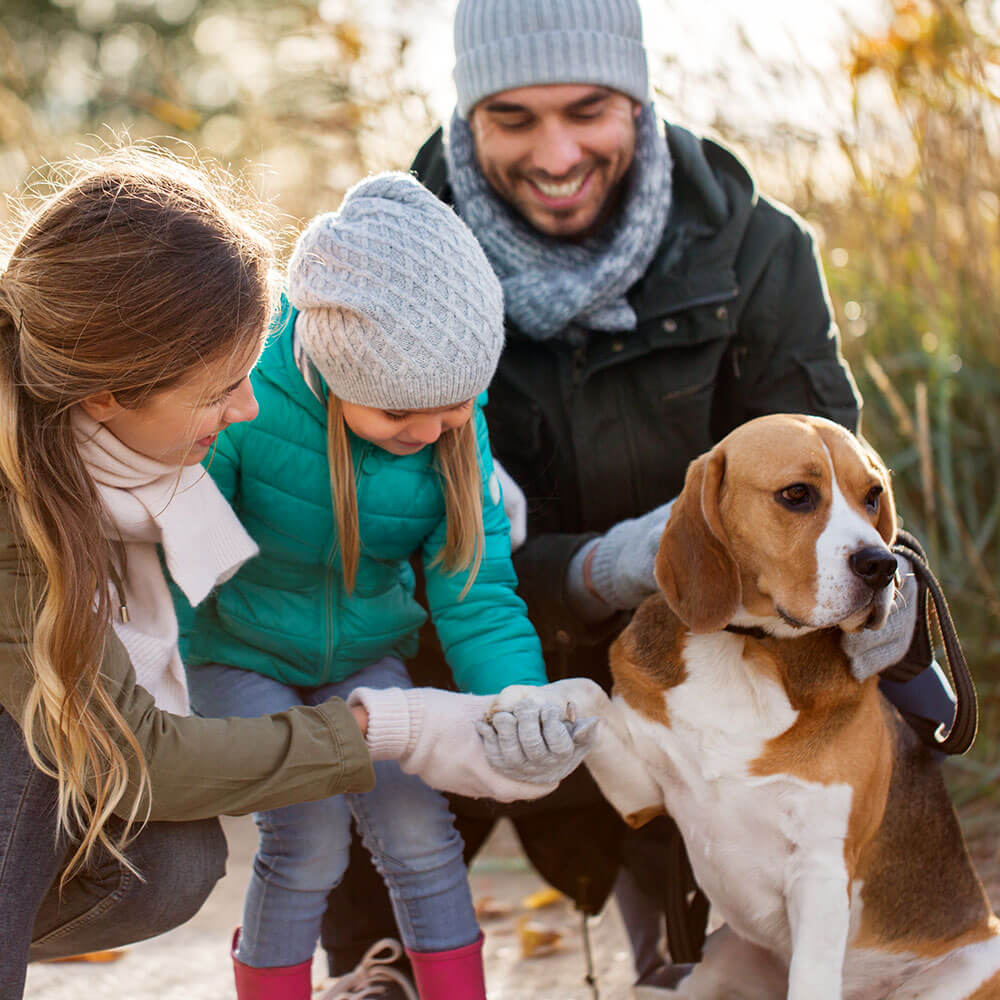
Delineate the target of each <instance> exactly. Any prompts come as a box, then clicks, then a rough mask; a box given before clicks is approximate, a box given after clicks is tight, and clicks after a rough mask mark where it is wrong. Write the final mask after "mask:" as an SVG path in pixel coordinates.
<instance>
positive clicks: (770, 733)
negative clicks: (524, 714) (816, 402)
mask: <svg viewBox="0 0 1000 1000" xmlns="http://www.w3.org/2000/svg"><path fill="white" fill-rule="evenodd" d="M895 532H896V515H895V511H894V507H893V500H892V491H891V488H890V484H889V476H888V473H887V471H886V468H885V466H884V465H883V464H882V462H881V461H880V459H879V458H878V456H877V455H875V453H874V452H873V451H872V450H871V449H870V448H868V447H867V446H866V445H865V444H864V443H862V442H861V441H859V440H858V439H857V438H856V437H854V436H853V435H851V434H850V433H849V432H847V431H846V430H844V428H842V427H840V426H838V425H837V424H834V423H832V422H830V421H828V420H823V419H819V418H815V417H806V416H799V415H786V414H781V415H773V416H767V417H761V418H758V419H756V420H752V421H750V422H749V423H747V424H745V425H743V426H741V427H739V428H737V429H736V430H735V431H733V432H732V433H731V434H729V435H728V436H727V437H726V438H724V439H723V440H722V441H721V442H720V443H719V444H718V445H716V446H715V447H714V448H713V449H712V450H711V451H710V452H708V453H707V454H705V455H703V456H701V457H700V458H698V459H697V460H695V461H694V462H693V463H692V464H691V466H690V468H689V470H688V473H687V478H686V480H685V484H684V489H683V491H682V492H681V495H680V497H679V498H678V500H677V502H676V503H675V504H674V507H673V510H672V512H671V516H670V519H669V521H668V523H667V527H666V530H665V531H664V534H663V538H662V541H661V543H660V547H659V552H658V554H657V559H656V578H657V581H658V583H659V586H660V593H658V594H656V595H654V596H652V597H650V598H648V599H647V600H646V601H645V602H644V603H643V604H642V606H641V607H640V608H639V609H638V611H637V612H636V614H635V616H634V618H633V620H632V622H631V624H630V625H629V626H628V628H626V629H625V631H624V632H623V633H622V635H621V636H620V637H619V638H618V640H617V641H616V643H615V645H614V646H613V647H612V652H611V672H612V675H613V678H614V690H613V694H612V698H611V699H610V700H609V699H608V698H607V696H606V695H604V693H603V692H602V691H601V689H600V688H599V687H598V686H597V685H596V684H594V683H593V682H592V681H589V680H584V679H570V680H566V681H559V682H557V684H556V685H552V686H550V687H555V688H558V689H559V690H558V696H559V697H560V699H562V698H566V699H567V700H569V701H571V702H573V704H574V706H575V709H576V712H577V714H578V715H581V716H582V715H599V716H600V717H601V718H602V724H601V726H600V727H599V735H598V739H597V744H596V746H595V748H594V749H593V750H592V751H591V752H590V754H589V755H588V757H587V765H588V767H589V768H590V770H591V772H592V774H593V775H594V778H595V779H596V780H597V782H598V784H599V785H600V787H601V790H602V791H603V793H604V794H605V796H606V797H607V798H608V799H609V801H610V802H611V803H612V804H613V805H614V806H615V807H616V808H617V809H618V810H619V812H620V813H621V814H622V816H624V817H625V819H626V821H627V822H629V823H630V824H632V825H633V826H639V825H641V824H642V823H644V822H646V821H647V820H649V819H651V818H652V817H654V816H656V815H659V814H661V813H664V812H666V813H668V814H669V815H670V816H672V817H673V819H674V820H675V821H676V823H677V824H678V826H679V827H680V830H681V832H682V834H683V836H684V840H685V843H686V845H687V850H688V854H689V856H690V860H691V865H692V868H693V870H694V874H695V877H696V878H697V880H698V883H699V885H700V886H701V887H702V889H703V890H704V891H705V893H706V895H707V896H708V897H709V899H710V900H711V903H712V906H713V908H714V910H715V912H716V913H717V914H719V915H720V916H721V917H722V918H723V919H724V921H725V923H724V925H723V926H722V927H720V928H719V930H717V931H715V932H714V933H713V934H711V935H710V936H709V938H708V940H707V942H706V945H705V949H704V956H703V960H702V962H701V963H700V964H699V965H697V966H696V967H695V969H694V971H693V972H692V973H691V974H690V975H689V976H687V978H685V979H684V980H682V981H681V983H680V984H679V985H678V986H677V987H676V990H675V991H674V992H672V993H671V992H670V991H664V996H668V995H675V996H678V997H687V998H689V1000H777V998H784V997H788V998H789V1000H842V998H843V1000H883V998H886V1000H888V998H891V1000H994V998H1000V924H998V921H997V918H996V917H995V916H994V915H993V913H992V911H991V909H990V905H989V903H988V901H987V899H986V895H985V893H984V891H983V887H982V885H981V883H980V881H979V879H978V877H977V876H976V873H975V871H974V870H973V867H972V863H971V861H970V859H969V856H968V853H967V851H966V849H965V845H964V842H963V840H962V834H961V830H960V828H959V825H958V821H957V818H956V816H955V813H954V810H953V809H952V806H951V803H950V801H949V798H948V795H947V793H946V790H945V787H944V783H943V781H942V778H941V774H940V769H939V767H938V766H937V765H936V764H935V763H934V762H933V760H932V758H931V756H930V754H929V752H928V751H927V750H926V749H925V748H924V746H923V745H922V744H921V743H920V741H919V740H918V739H917V737H916V735H915V734H914V733H913V732H912V730H911V729H910V728H909V726H907V724H906V723H905V722H904V721H903V720H902V719H901V718H900V716H899V715H898V713H897V712H896V711H895V709H894V708H893V707H892V706H891V705H890V704H889V703H888V702H887V701H886V700H885V699H884V698H883V697H882V696H881V695H880V694H879V690H878V679H877V678H876V677H872V678H870V679H868V680H866V681H864V682H861V683H859V682H858V681H856V680H855V679H854V677H853V676H852V674H851V672H850V669H849V663H848V661H847V658H846V656H845V654H844V653H843V651H842V649H841V643H840V637H841V630H846V631H851V630H856V629H861V628H875V629H877V628H879V627H881V626H882V624H883V623H884V622H885V620H886V617H887V616H888V614H889V611H890V608H891V606H892V602H893V599H894V596H895V590H896V588H895V575H896V560H895V557H894V556H893V555H892V553H891V551H890V549H889V544H890V543H891V542H892V540H893V538H894V537H895ZM545 691H546V688H541V689H538V688H536V689H534V693H535V695H536V696H537V695H539V694H544V692H545ZM530 692H531V689H525V688H522V689H521V692H520V695H519V694H518V692H516V691H514V690H512V689H507V690H506V691H505V692H504V693H503V695H502V696H501V697H502V700H503V704H500V705H497V706H496V707H497V708H508V709H509V708H510V707H511V705H512V704H514V703H515V702H516V700H517V699H518V697H523V696H524V695H525V694H529V695H530Z"/></svg>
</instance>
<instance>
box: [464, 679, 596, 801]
mask: <svg viewBox="0 0 1000 1000" xmlns="http://www.w3.org/2000/svg"><path fill="white" fill-rule="evenodd" d="M574 715H575V712H574V711H573V710H572V707H571V706H566V707H564V706H562V705H560V704H557V703H555V702H543V703H542V704H538V702H536V701H535V700H533V699H530V698H525V699H523V700H521V701H519V702H518V703H517V704H516V705H515V706H514V708H513V709H512V710H511V711H509V712H507V711H504V712H494V714H493V715H492V716H491V717H490V719H489V721H488V722H477V723H476V730H477V731H478V733H479V735H480V737H481V738H482V741H483V746H484V747H485V749H486V759H487V760H488V761H489V762H490V765H491V766H492V767H493V768H494V769H495V770H497V771H499V772H500V773H501V774H504V775H506V776H507V777H508V778H513V779H514V780H516V781H530V782H542V783H543V784H548V783H551V782H553V781H556V782H558V781H562V779H563V778H565V777H566V776H567V775H568V774H570V773H571V772H572V771H575V770H576V768H577V766H578V765H579V764H580V761H582V760H583V758H584V757H585V756H586V755H587V752H588V751H589V750H590V749H591V747H592V746H593V745H594V740H595V738H596V736H597V732H596V730H597V724H598V722H599V721H600V720H599V719H597V718H596V717H595V716H591V717H590V718H587V719H583V720H576V719H575V718H573V716H574Z"/></svg>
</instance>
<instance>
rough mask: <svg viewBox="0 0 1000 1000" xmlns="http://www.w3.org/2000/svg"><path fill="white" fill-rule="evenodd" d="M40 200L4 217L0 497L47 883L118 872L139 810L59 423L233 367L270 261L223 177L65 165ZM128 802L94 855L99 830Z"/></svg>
mask: <svg viewBox="0 0 1000 1000" xmlns="http://www.w3.org/2000/svg"><path fill="white" fill-rule="evenodd" d="M57 183H58V186H57V187H54V188H53V190H52V193H50V194H49V195H48V196H47V197H45V198H43V199H42V200H41V202H40V203H39V204H38V205H37V206H36V207H34V209H31V208H28V207H27V206H25V207H23V208H22V210H21V216H22V217H23V218H22V222H21V224H20V225H18V226H17V227H16V229H15V230H14V231H13V232H12V233H10V234H8V240H7V243H6V245H5V247H4V251H5V252H4V253H3V255H2V257H0V498H2V499H3V500H4V501H5V502H6V504H7V505H8V507H9V509H10V512H11V521H12V524H13V529H14V532H15V536H16V539H17V541H18V542H19V543H21V544H24V545H25V550H26V557H32V556H33V557H35V558H37V560H39V561H40V563H41V568H42V571H43V572H42V573H40V574H38V573H34V574H30V575H31V577H32V578H33V579H34V580H35V581H36V585H35V588H34V591H33V593H32V594H31V599H30V604H29V606H27V607H23V608H20V609H19V612H20V613H21V617H22V619H23V621H24V626H25V632H26V634H27V635H28V637H29V640H28V641H29V644H30V647H29V658H30V664H31V667H32V675H33V676H32V687H31V690H30V694H29V697H28V698H27V701H26V704H25V708H24V714H23V718H22V726H23V729H24V732H25V736H26V739H27V744H28V750H29V752H30V753H31V756H32V758H33V760H34V762H35V763H36V765H37V766H38V767H39V768H40V769H41V770H43V771H44V772H46V773H48V774H50V775H52V776H54V777H55V778H56V779H57V780H58V783H59V812H58V817H59V822H60V824H61V825H62V826H63V827H64V828H65V829H66V831H67V832H68V833H69V834H70V836H71V837H73V838H74V839H76V840H77V841H78V847H77V850H76V851H75V853H74V855H73V856H72V858H71V859H70V862H69V865H68V866H67V868H66V869H65V871H64V874H63V878H64V879H65V878H67V877H68V876H69V875H70V874H71V873H72V872H73V871H75V870H77V869H78V868H79V866H80V865H82V864H83V863H85V862H86V861H87V860H88V859H89V858H90V857H91V855H92V853H93V851H94V849H95V847H96V846H97V845H98V844H100V845H102V846H104V847H105V848H107V849H108V850H110V851H111V852H112V853H113V854H114V855H115V856H116V857H118V858H119V859H120V860H121V861H123V862H124V863H125V864H128V862H127V861H126V859H125V858H124V856H123V854H122V848H123V846H124V844H125V842H126V839H127V837H128V836H129V832H130V830H131V829H132V828H133V824H134V823H135V821H136V819H137V817H139V816H140V813H141V810H142V809H143V805H145V807H146V809H147V810H148V804H149V787H148V774H147V771H146V767H145V763H144V761H143V756H142V752H141V750H140V747H139V745H138V742H137V740H136V738H135V736H134V734H133V733H132V732H131V730H130V729H129V726H128V724H127V723H126V721H125V719H124V718H123V717H122V716H121V714H120V713H119V712H118V710H117V708H116V706H115V702H114V698H113V696H112V695H111V694H109V693H108V692H107V691H106V690H105V688H104V686H103V685H102V684H101V683H99V672H100V666H101V661H102V658H103V656H104V653H105V644H106V638H107V629H108V623H109V621H110V620H111V613H112V608H113V607H115V606H116V603H115V602H114V600H113V594H112V587H113V584H114V581H115V580H116V579H120V577H121V574H123V573H124V566H123V565H122V564H121V555H120V547H116V546H115V545H113V543H112V542H111V541H109V540H108V539H107V538H106V537H105V532H104V530H103V526H104V522H105V514H104V509H103V507H102V505H101V502H100V500H99V498H98V494H97V492H96V489H95V487H94V484H93V482H92V481H91V479H90V477H89V476H88V474H87V472H86V471H85V468H84V465H83V462H82V460H81V458H80V455H79V453H78V451H77V447H76V444H75V441H74V437H73V432H72V429H71V425H70V413H71V410H72V407H73V406H74V405H75V404H77V403H79V402H80V401H81V400H83V399H86V398H87V397H89V396H91V395H95V394H97V393H101V392H111V393H112V394H113V396H114V398H115V400H116V401H117V402H118V403H120V404H121V405H123V406H125V407H137V406H140V405H141V404H142V403H143V402H144V401H145V400H146V399H147V398H148V397H149V396H150V395H152V394H154V393H157V392H160V391H162V390H165V389H169V388H170V387H172V386H174V385H176V384H177V383H179V382H182V381H183V380H185V379H186V378H188V377H190V376H192V375H194V374H195V373H196V372H198V371H200V370H203V368H204V366H205V365H206V364H211V363H216V362H218V361H221V360H222V359H224V358H230V357H232V358H235V357H238V356H240V355H241V354H246V356H247V358H248V364H249V363H250V359H251V358H252V357H253V354H252V353H251V352H252V351H254V350H259V348H260V344H261V341H262V337H263V332H264V330H265V328H266V323H267V318H268V315H269V312H270V308H271V298H272V292H271V282H270V278H269V273H270V270H271V264H272V257H273V254H272V249H271V246H270V242H269V240H268V239H267V238H265V237H264V236H263V235H262V233H261V232H260V231H258V229H257V228H255V225H253V224H250V223H248V222H245V221H243V219H242V218H241V217H240V216H239V215H238V214H237V211H238V209H237V204H238V203H237V201H236V200H235V199H234V198H233V197H232V195H233V193H234V192H235V190H236V189H235V186H234V185H233V183H232V178H228V177H226V176H225V175H223V174H222V173H221V172H220V171H215V172H214V174H213V175H211V176H210V175H209V174H208V173H207V172H206V171H205V170H203V169H197V168H193V167H190V166H187V165H185V164H184V163H183V162H182V161H181V160H179V159H177V158H175V157H173V156H170V155H168V154H167V153H165V152H164V151H163V150H161V149H157V148H156V147H154V146H149V145H147V146H142V147H140V146H130V147H128V148H120V149H117V150H111V151H109V152H107V153H105V154H104V155H102V156H99V157H97V158H96V159H93V160H91V161H89V162H84V163H75V164H72V165H69V166H67V167H66V168H65V169H64V170H63V172H62V180H61V182H57ZM241 208H242V206H241ZM123 745H124V747H125V749H123ZM130 770H131V772H132V773H131V775H130ZM130 791H131V793H132V794H133V796H134V798H133V801H132V804H131V807H130V811H129V813H128V819H127V822H126V823H125V825H124V829H123V832H122V834H121V836H119V837H117V838H112V837H111V835H110V834H109V832H108V830H107V823H108V821H109V819H110V818H111V816H112V814H113V813H114V812H115V811H116V809H119V808H122V804H123V800H126V794H127V793H128V792H130ZM126 801H127V800H126Z"/></svg>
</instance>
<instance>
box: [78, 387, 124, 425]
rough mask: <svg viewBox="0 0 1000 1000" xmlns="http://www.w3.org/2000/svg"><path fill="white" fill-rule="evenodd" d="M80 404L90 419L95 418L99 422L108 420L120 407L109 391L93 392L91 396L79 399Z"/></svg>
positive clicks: (119, 410)
mask: <svg viewBox="0 0 1000 1000" xmlns="http://www.w3.org/2000/svg"><path fill="white" fill-rule="evenodd" d="M80 406H82V407H83V412H84V413H86V414H87V416H88V417H90V419H91V420H96V421H97V422H98V423H99V424H103V423H104V422H105V421H107V420H110V419H111V418H112V417H113V416H114V415H115V414H116V413H119V412H121V409H122V407H121V405H120V404H119V403H118V400H116V399H115V397H114V394H113V393H110V392H95V393H94V395H93V396H88V397H87V398H86V399H81V400H80Z"/></svg>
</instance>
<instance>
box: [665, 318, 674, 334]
mask: <svg viewBox="0 0 1000 1000" xmlns="http://www.w3.org/2000/svg"><path fill="white" fill-rule="evenodd" d="M663 329H664V330H666V331H667V333H673V332H674V331H675V330H676V329H677V320H675V319H671V318H668V319H665V320H664V321H663Z"/></svg>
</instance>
